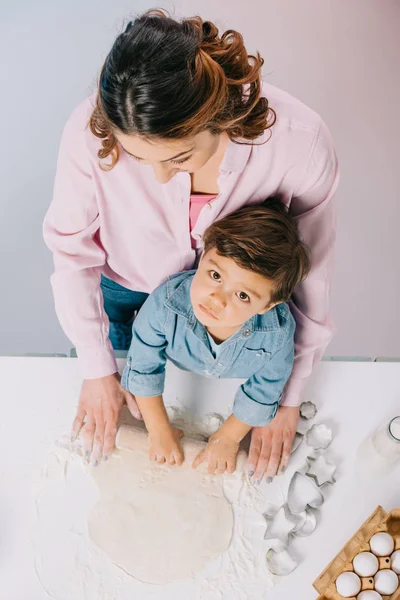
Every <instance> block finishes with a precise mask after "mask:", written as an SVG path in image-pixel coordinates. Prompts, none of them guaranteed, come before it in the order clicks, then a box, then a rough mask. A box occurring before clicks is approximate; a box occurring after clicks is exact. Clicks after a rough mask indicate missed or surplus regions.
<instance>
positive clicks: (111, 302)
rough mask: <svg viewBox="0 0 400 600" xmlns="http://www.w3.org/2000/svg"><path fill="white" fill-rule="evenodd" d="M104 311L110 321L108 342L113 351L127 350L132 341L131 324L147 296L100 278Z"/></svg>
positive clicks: (102, 277) (105, 278)
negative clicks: (109, 341)
mask: <svg viewBox="0 0 400 600" xmlns="http://www.w3.org/2000/svg"><path fill="white" fill-rule="evenodd" d="M100 287H101V291H102V293H103V301H104V310H105V311H106V313H107V316H108V318H109V321H110V333H109V336H110V340H111V343H112V346H113V348H114V350H129V347H130V345H131V341H132V323H133V319H134V316H135V313H136V312H137V311H138V310H139V309H140V308H141V306H142V305H143V303H144V301H145V300H146V298H147V296H148V294H145V293H144V292H133V291H132V290H128V289H127V288H125V287H124V286H122V285H119V283H115V281H112V280H111V279H108V278H107V277H104V275H102V276H101V281H100Z"/></svg>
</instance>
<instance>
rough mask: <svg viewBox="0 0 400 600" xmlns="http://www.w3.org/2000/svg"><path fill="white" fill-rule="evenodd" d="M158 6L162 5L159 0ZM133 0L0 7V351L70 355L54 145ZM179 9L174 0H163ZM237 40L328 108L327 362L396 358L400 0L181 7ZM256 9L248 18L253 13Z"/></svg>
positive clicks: (270, 70) (281, 78)
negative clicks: (56, 228) (54, 224)
mask: <svg viewBox="0 0 400 600" xmlns="http://www.w3.org/2000/svg"><path fill="white" fill-rule="evenodd" d="M160 5H161V3H160ZM152 6H154V5H153V4H151V3H149V2H143V1H141V2H138V1H136V2H127V1H126V0H113V1H112V2H110V1H109V0H79V1H78V0H69V1H68V2H67V1H66V0H65V1H64V2H61V1H58V2H54V1H53V0H52V1H45V0H35V1H34V2H29V3H28V1H27V0H25V2H18V0H17V1H16V2H11V0H8V2H7V1H6V0H5V1H4V2H3V3H2V4H1V8H0V23H1V32H0V77H1V93H0V115H1V135H2V140H1V142H0V152H1V157H0V181H1V195H0V251H1V255H0V256H1V261H0V282H1V288H0V289H1V293H0V354H23V353H26V352H66V351H67V350H68V349H69V348H70V346H71V344H70V343H69V341H68V340H67V339H66V338H65V336H64V335H63V333H62V331H61V329H60V328H59V325H58V322H57V320H56V317H55V314H54V309H53V301H52V295H51V289H50V285H49V281H48V280H49V275H50V273H51V270H52V261H51V256H50V253H49V252H48V251H47V249H46V248H45V246H44V244H43V242H42V236H41V222H42V218H43V215H44V213H45V211H46V208H47V206H48V204H49V202H50V199H51V194H52V185H53V177H54V171H55V164H56V156H57V148H58V142H59V138H60V134H61V130H62V127H63V124H64V122H65V120H66V119H67V117H68V115H69V113H70V112H71V111H72V109H73V108H74V106H75V105H76V104H77V103H78V102H79V101H80V100H82V99H83V98H84V97H85V96H86V95H88V94H89V93H91V92H92V91H93V90H94V89H95V82H96V77H97V74H98V71H99V69H100V66H101V64H102V61H103V59H104V57H105V55H106V53H107V52H108V50H109V47H110V45H111V44H112V42H113V40H114V37H115V35H116V34H117V32H118V31H119V30H120V29H121V27H122V25H123V23H124V20H125V19H126V18H127V17H129V15H133V14H134V11H136V12H141V11H142V10H144V9H146V8H150V7H152ZM163 6H164V7H166V8H169V9H171V8H172V4H171V3H166V4H163ZM174 6H175V11H176V14H177V15H181V14H183V13H185V14H186V15H190V14H195V13H198V12H199V11H200V6H201V15H202V16H203V18H208V19H211V20H215V21H216V22H217V23H218V24H219V25H220V27H222V28H234V29H238V30H239V31H241V32H242V33H243V35H244V38H245V42H246V44H247V46H248V49H249V50H250V51H254V50H256V49H258V50H259V51H260V53H261V54H262V56H264V58H265V66H264V77H265V78H267V79H268V80H269V81H270V82H271V83H273V84H275V85H278V86H281V87H282V88H284V89H286V90H287V91H289V92H290V93H292V94H293V95H295V96H297V97H299V98H300V99H301V100H303V101H304V102H306V103H308V104H309V105H310V106H312V107H313V108H314V109H315V110H317V111H318V112H320V114H322V116H323V117H324V119H325V120H326V122H327V123H328V125H329V127H330V128H331V131H332V133H333V137H334V139H335V141H336V145H337V150H338V154H339V159H340V163H341V171H342V180H341V186H340V190H339V193H338V203H339V236H338V244H337V261H336V274H335V281H334V287H333V293H332V305H333V312H334V317H335V321H336V324H337V327H338V333H337V335H336V338H335V339H334V341H333V342H332V344H331V346H330V348H329V354H342V355H343V354H348V355H357V354H358V355H397V356H400V341H399V339H400V335H399V334H400V327H399V325H400V318H399V311H398V302H397V300H398V298H399V296H400V281H399V279H400V278H399V255H400V252H399V251H400V235H399V231H398V224H399V218H400V198H399V196H400V194H399V190H400V159H399V150H400V119H399V116H398V101H399V98H400V78H399V73H400V36H399V35H398V32H399V30H400V3H399V2H398V1H396V0H352V1H351V2H349V1H348V0H300V1H299V0H275V1H271V0H270V1H267V0H251V2H239V1H238V0H233V1H232V0H220V1H219V2H215V1H210V0H202V2H201V3H200V2H193V0H185V1H184V2H183V0H182V1H179V2H176V3H175V4H174ZM249 7H251V10H249Z"/></svg>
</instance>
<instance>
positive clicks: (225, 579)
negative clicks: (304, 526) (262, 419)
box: [31, 409, 274, 600]
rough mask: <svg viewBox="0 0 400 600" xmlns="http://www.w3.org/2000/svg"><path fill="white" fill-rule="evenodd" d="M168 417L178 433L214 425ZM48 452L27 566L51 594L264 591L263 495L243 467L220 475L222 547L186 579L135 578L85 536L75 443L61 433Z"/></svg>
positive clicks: (227, 599)
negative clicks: (225, 545)
mask: <svg viewBox="0 0 400 600" xmlns="http://www.w3.org/2000/svg"><path fill="white" fill-rule="evenodd" d="M169 413H170V418H171V420H172V421H173V422H174V423H175V424H176V425H177V426H181V427H182V428H183V429H184V431H185V433H186V435H190V436H191V437H193V436H194V435H197V436H199V437H198V438H197V439H204V438H206V437H208V436H209V435H210V434H212V433H213V431H215V430H216V429H218V427H219V426H220V424H221V422H222V419H221V417H219V415H209V416H207V418H206V419H205V421H204V422H205V424H206V425H205V426H204V425H203V426H201V425H196V424H195V423H192V422H190V421H189V420H188V419H184V416H183V415H182V412H181V411H179V410H177V409H175V410H174V409H169ZM49 450H50V451H49V460H48V464H47V466H46V468H45V469H44V470H43V471H42V472H41V473H36V474H34V482H33V483H34V486H35V492H36V494H35V495H36V505H35V507H34V511H33V514H32V532H31V539H32V543H33V545H34V556H35V569H36V573H37V577H38V579H39V581H40V583H41V585H42V587H43V588H44V589H45V591H46V592H47V594H48V596H49V598H52V599H54V600H136V599H137V600H161V599H162V600H179V599H180V598H182V599H184V600H250V599H251V600H253V599H254V598H261V597H262V598H265V597H266V594H267V591H268V589H270V588H271V587H272V586H273V583H274V578H273V576H271V575H270V574H269V572H268V570H267V567H266V561H265V554H266V544H265V541H264V539H263V538H264V533H265V520H264V517H263V516H262V513H263V512H265V510H266V507H265V499H264V497H263V495H262V494H260V493H259V492H258V490H256V489H255V488H253V486H251V485H250V484H249V482H248V480H247V478H246V476H245V475H240V474H235V475H234V476H229V477H224V492H225V495H226V497H227V499H228V500H229V502H230V503H231V505H232V510H233V514H234V533H233V538H232V542H231V544H230V547H229V549H228V550H227V552H225V553H224V554H223V555H222V556H221V557H220V558H218V559H215V560H213V561H212V562H210V563H209V564H208V565H207V566H206V567H205V568H204V569H203V570H202V571H201V572H200V573H198V575H197V576H196V577H195V578H193V579H187V580H184V581H178V582H173V583H168V584H165V585H162V586H160V585H152V584H146V583H142V582H140V581H138V580H137V579H135V578H133V577H131V576H130V575H128V574H127V573H126V572H124V571H123V570H122V569H120V568H119V567H117V566H116V565H114V564H113V563H112V562H111V561H110V560H109V558H108V557H107V556H106V555H105V554H104V553H103V552H102V551H101V550H99V549H97V547H96V546H95V545H94V544H93V543H92V542H91V541H90V539H89V537H88V531H87V521H88V515H89V514H90V511H91V510H92V507H93V505H94V504H95V503H96V502H97V500H98V491H97V488H96V485H95V483H94V481H93V479H92V477H91V476H90V475H89V473H88V471H87V469H86V467H85V464H84V460H83V458H82V456H81V451H80V448H79V447H78V446H77V445H76V444H71V443H70V442H69V440H67V439H64V440H61V442H60V443H58V444H57V445H55V446H54V447H53V448H52V449H49Z"/></svg>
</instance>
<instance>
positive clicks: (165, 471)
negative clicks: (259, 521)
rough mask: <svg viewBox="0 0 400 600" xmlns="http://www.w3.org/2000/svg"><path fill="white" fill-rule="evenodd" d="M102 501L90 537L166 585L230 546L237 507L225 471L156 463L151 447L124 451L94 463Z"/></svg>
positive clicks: (136, 573) (141, 575)
mask: <svg viewBox="0 0 400 600" xmlns="http://www.w3.org/2000/svg"><path fill="white" fill-rule="evenodd" d="M91 473H92V475H93V477H94V479H95V481H96V483H97V485H98V487H99V492H100V500H99V502H98V504H96V506H95V507H94V508H93V510H92V512H91V514H90V517H89V522H88V526H89V535H90V537H91V539H92V540H93V541H94V542H95V543H96V544H97V545H98V546H99V547H100V548H101V549H102V550H103V551H104V552H105V553H106V554H107V555H108V556H109V557H110V559H111V560H112V561H113V562H114V563H115V564H116V565H118V566H119V567H121V568H122V569H124V571H126V572H127V573H129V574H130V575H132V576H133V577H136V578H137V579H139V580H140V581H143V582H147V583H156V584H164V583H167V582H170V581H174V580H178V579H186V578H189V577H194V576H195V575H196V573H198V572H199V571H200V570H201V569H202V568H203V567H204V566H205V565H206V564H207V563H208V562H209V561H211V560H212V559H215V558H216V557H218V556H219V555H221V554H222V553H223V552H225V550H227V548H228V547H229V544H230V541H231V537H232V531H233V515H232V508H231V506H230V504H229V503H228V501H227V500H226V498H225V496H224V493H223V488H222V477H221V476H210V475H206V474H204V473H202V472H198V471H194V470H193V469H191V467H190V465H186V464H184V465H183V466H182V467H169V466H166V465H157V464H154V463H151V462H150V460H149V458H148V454H147V452H143V451H129V450H118V451H116V452H115V453H114V455H113V456H112V458H111V459H110V461H109V462H107V463H103V464H101V465H100V466H99V467H96V468H92V469H91Z"/></svg>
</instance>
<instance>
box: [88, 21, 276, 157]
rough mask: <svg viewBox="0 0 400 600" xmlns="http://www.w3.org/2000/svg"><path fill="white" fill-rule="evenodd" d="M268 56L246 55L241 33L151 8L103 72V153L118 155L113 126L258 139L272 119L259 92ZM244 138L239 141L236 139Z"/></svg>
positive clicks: (97, 112) (152, 133) (174, 135)
mask: <svg viewBox="0 0 400 600" xmlns="http://www.w3.org/2000/svg"><path fill="white" fill-rule="evenodd" d="M263 62H264V61H263V59H262V58H261V56H260V55H259V54H258V53H257V54H256V56H252V55H248V54H247V51H246V48H245V46H244V44H243V38H242V36H241V34H240V33H238V32H237V31H233V30H231V29H229V30H228V31H225V33H223V34H222V35H221V36H220V35H219V32H218V29H217V27H216V26H215V25H214V24H213V23H211V22H210V21H203V20H202V19H201V18H200V17H192V18H188V19H182V20H181V21H180V22H178V21H176V20H174V19H172V18H170V17H169V16H168V14H167V13H166V12H165V11H163V10H151V11H148V12H146V13H145V14H144V15H142V16H141V17H139V18H137V19H136V20H135V21H133V22H130V23H129V24H128V26H127V27H126V29H125V31H124V32H123V33H121V34H120V35H119V36H118V37H117V39H116V41H115V42H114V45H113V47H112V48H111V51H110V53H109V55H108V56H107V58H106V60H105V63H104V65H103V68H102V70H101V74H100V81H99V90H98V94H97V102H96V106H95V108H94V110H93V113H92V115H91V118H90V123H89V125H90V130H91V132H92V133H93V134H94V135H95V136H96V137H98V138H100V139H101V140H102V147H101V149H100V150H99V153H98V156H99V158H100V159H105V158H107V157H109V156H111V162H110V163H109V164H108V165H107V166H106V167H104V165H103V168H107V169H111V168H112V167H114V165H115V164H116V163H117V161H118V157H119V148H118V144H117V139H116V137H115V135H114V131H120V132H122V133H125V134H128V135H129V134H136V135H139V136H141V137H143V138H145V139H151V138H168V139H182V138H185V137H188V136H194V135H196V134H197V133H200V132H201V131H204V130H209V131H211V132H212V133H214V134H218V133H221V132H224V131H225V132H226V133H227V134H228V136H229V138H230V139H231V140H232V141H234V142H235V141H236V142H237V143H246V141H245V140H249V142H248V143H251V140H254V139H256V138H258V137H260V136H261V135H262V134H263V133H264V131H265V130H266V129H268V128H270V127H271V126H272V125H273V124H274V122H275V118H276V116H275V113H274V111H273V110H272V109H271V108H270V107H269V106H268V101H267V99H266V98H262V97H261V76H260V71H261V67H262V65H263ZM240 139H241V141H239V140H240Z"/></svg>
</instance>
